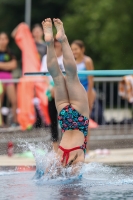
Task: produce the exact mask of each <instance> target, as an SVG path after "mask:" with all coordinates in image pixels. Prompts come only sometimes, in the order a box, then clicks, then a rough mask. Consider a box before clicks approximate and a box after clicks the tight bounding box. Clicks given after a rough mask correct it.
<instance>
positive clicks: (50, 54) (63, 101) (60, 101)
mask: <svg viewBox="0 0 133 200" xmlns="http://www.w3.org/2000/svg"><path fill="white" fill-rule="evenodd" d="M42 26H43V30H44V36H45V37H44V38H45V42H46V43H47V67H48V71H49V73H50V74H51V76H52V78H53V80H54V84H55V90H54V92H55V102H56V108H57V111H58V113H59V112H60V111H61V109H62V108H63V107H64V106H66V105H68V104H69V98H68V94H67V89H66V83H65V79H64V76H63V74H62V72H61V70H60V68H59V65H58V61H57V57H56V54H55V50H54V39H53V31H52V21H51V19H50V18H48V19H45V20H44V21H43V22H42Z"/></svg>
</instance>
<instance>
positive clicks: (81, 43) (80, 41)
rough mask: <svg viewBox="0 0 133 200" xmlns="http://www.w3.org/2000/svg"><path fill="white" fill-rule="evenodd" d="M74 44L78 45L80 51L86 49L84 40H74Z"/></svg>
mask: <svg viewBox="0 0 133 200" xmlns="http://www.w3.org/2000/svg"><path fill="white" fill-rule="evenodd" d="M72 44H76V45H77V46H79V47H80V49H82V48H85V45H84V42H83V41H82V40H74V41H73V42H72Z"/></svg>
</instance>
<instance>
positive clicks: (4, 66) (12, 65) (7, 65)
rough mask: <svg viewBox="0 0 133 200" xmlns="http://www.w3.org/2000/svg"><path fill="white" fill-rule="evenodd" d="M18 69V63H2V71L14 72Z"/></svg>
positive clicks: (13, 61)
mask: <svg viewBox="0 0 133 200" xmlns="http://www.w3.org/2000/svg"><path fill="white" fill-rule="evenodd" d="M16 67H17V61H16V60H15V59H12V60H11V61H9V62H0V69H1V70H5V71H10V70H14V69H15V68H16Z"/></svg>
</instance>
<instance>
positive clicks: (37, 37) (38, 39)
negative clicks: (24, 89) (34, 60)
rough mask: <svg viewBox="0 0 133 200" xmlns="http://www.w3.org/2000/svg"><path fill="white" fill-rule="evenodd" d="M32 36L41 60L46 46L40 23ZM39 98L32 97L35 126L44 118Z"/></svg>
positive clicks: (40, 125)
mask: <svg viewBox="0 0 133 200" xmlns="http://www.w3.org/2000/svg"><path fill="white" fill-rule="evenodd" d="M32 36H33V38H34V41H35V44H36V48H37V51H38V54H39V59H40V61H42V58H43V56H44V55H46V53H47V47H46V44H45V42H44V40H43V30H42V26H41V25H40V24H35V25H34V26H33V28H32ZM39 101H40V100H39V99H38V98H37V97H35V98H34V105H35V110H36V118H37V120H36V123H35V125H34V126H35V127H36V128H38V127H42V124H43V122H44V120H43V119H42V116H41V113H40V109H39Z"/></svg>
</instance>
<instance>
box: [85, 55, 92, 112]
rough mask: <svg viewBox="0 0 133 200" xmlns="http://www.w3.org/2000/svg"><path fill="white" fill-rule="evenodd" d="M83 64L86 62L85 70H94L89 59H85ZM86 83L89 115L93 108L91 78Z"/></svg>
mask: <svg viewBox="0 0 133 200" xmlns="http://www.w3.org/2000/svg"><path fill="white" fill-rule="evenodd" d="M85 62H86V69H87V70H94V65H93V61H92V59H91V58H89V57H86V58H85ZM88 81H89V88H88V101H89V108H90V113H91V110H92V106H93V102H92V90H93V86H94V82H93V76H88Z"/></svg>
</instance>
